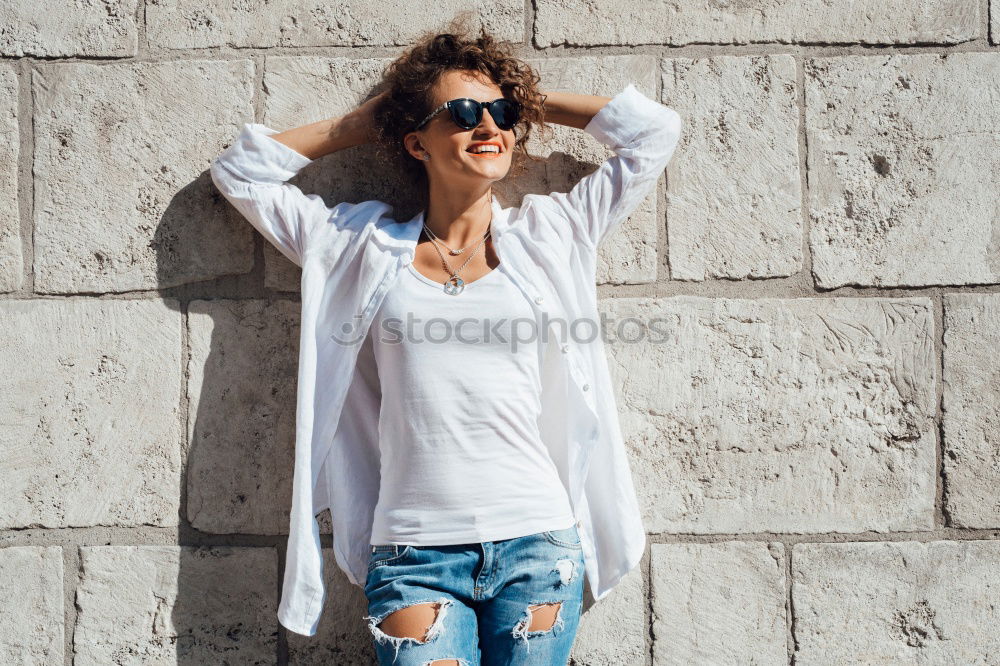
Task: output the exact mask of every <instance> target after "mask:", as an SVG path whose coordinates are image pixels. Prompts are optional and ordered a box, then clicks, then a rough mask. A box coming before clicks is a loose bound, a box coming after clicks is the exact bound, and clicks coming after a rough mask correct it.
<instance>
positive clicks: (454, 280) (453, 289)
mask: <svg viewBox="0 0 1000 666" xmlns="http://www.w3.org/2000/svg"><path fill="white" fill-rule="evenodd" d="M424 229H425V230H427V231H430V230H429V229H428V228H427V223H426V222H425V223H424ZM489 235H490V230H489V229H487V230H486V233H485V234H484V235H483V237H482V238H480V239H479V242H478V243H476V249H475V250H473V251H472V254H470V255H469V258H468V259H466V260H465V263H463V264H462V265H461V266H460V267H459V268H458V270H452V268H451V264H449V263H448V260H447V259H445V258H444V254H442V253H441V248H439V247H438V246H437V243H434V249H435V250H437V253H438V256H439V257H441V262H442V263H443V264H444V267H445V270H446V271H448V272H449V273H451V277H450V278H448V281H447V282H445V283H444V293H446V294H448V295H450V296H458V295H459V294H461V293H462V291H464V290H465V280H463V279H462V278H460V277H458V274H459V273H461V272H462V269H463V268H465V267H466V266H468V265H469V262H470V261H472V258H473V257H474V256H476V253H477V252H479V248H480V247H482V246H483V243H485V242H486V239H487V238H488V237H489ZM428 236H429V234H428ZM433 240H434V239H433V238H431V241H432V242H433ZM462 249H463V250H464V249H465V248H462Z"/></svg>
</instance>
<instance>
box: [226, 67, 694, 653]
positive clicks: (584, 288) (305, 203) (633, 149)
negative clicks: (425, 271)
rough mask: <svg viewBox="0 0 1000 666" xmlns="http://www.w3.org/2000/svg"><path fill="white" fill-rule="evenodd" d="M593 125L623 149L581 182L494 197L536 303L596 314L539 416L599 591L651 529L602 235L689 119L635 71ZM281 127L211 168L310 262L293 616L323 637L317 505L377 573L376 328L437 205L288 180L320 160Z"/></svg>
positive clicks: (645, 185) (257, 220) (642, 192)
mask: <svg viewBox="0 0 1000 666" xmlns="http://www.w3.org/2000/svg"><path fill="white" fill-rule="evenodd" d="M584 131H585V132H587V133H588V134H590V135H591V136H593V137H594V138H595V139H597V140H598V141H600V142H601V143H602V144H604V145H606V146H608V147H609V148H611V150H613V151H614V153H615V154H614V155H613V156H611V157H610V158H608V159H607V160H606V161H605V162H604V163H603V164H601V165H600V167H599V168H598V169H597V170H596V171H594V172H593V173H591V174H588V175H587V176H585V177H583V178H582V179H581V180H580V181H579V182H578V183H577V184H576V185H574V186H573V187H572V189H571V190H570V191H569V192H568V193H560V192H552V193H550V194H548V195H540V194H528V195H526V196H524V198H523V200H522V202H521V206H520V207H517V208H513V207H511V208H504V207H502V206H501V205H500V203H499V202H498V201H497V199H496V197H493V200H492V210H493V219H492V230H493V242H494V246H495V248H496V251H497V255H498V257H499V259H500V262H501V263H502V264H503V265H504V266H505V267H506V269H507V272H508V274H509V275H510V276H511V279H512V280H513V281H514V282H515V283H516V285H517V287H518V288H519V289H521V290H522V291H523V292H524V294H525V295H526V296H527V297H528V301H529V302H530V303H533V304H534V307H535V308H536V314H537V315H539V316H542V317H544V316H548V317H549V319H550V320H553V319H554V320H558V319H562V320H563V321H564V322H566V323H567V324H573V322H580V321H581V320H589V321H587V322H583V324H582V325H581V324H577V326H575V327H574V326H562V325H559V324H553V326H552V329H551V335H550V339H551V340H552V342H551V344H554V345H556V346H557V348H558V350H559V352H561V353H558V354H553V355H550V358H552V359H554V361H553V362H551V363H546V369H545V372H544V378H543V391H542V392H543V395H542V417H541V421H540V430H541V433H542V436H543V438H544V440H545V444H546V447H547V448H548V451H549V453H550V455H551V456H552V460H553V461H554V462H555V464H556V467H557V468H558V470H559V477H560V480H561V481H562V483H563V485H564V487H565V489H566V492H567V494H568V497H569V498H570V503H571V506H572V507H573V512H574V515H575V516H576V518H577V526H578V529H579V532H580V538H581V541H582V544H583V555H584V560H585V571H586V577H587V580H588V581H589V585H590V589H591V593H592V595H593V597H594V599H595V600H600V599H602V598H603V597H604V596H605V595H607V594H608V592H610V591H611V589H612V588H613V587H614V586H615V585H616V584H617V583H618V582H619V581H620V580H621V579H622V577H624V576H625V575H626V574H627V573H628V572H629V571H630V570H631V569H633V568H634V567H635V566H636V565H637V564H638V563H639V561H640V560H641V558H642V555H643V552H644V551H645V546H646V532H645V528H644V527H643V524H642V519H641V515H640V510H639V504H638V501H637V498H636V493H635V489H634V486H633V482H632V475H631V470H630V467H629V462H628V458H627V454H626V451H625V446H624V441H623V438H622V435H621V429H620V426H619V422H618V410H617V407H616V403H615V393H614V389H613V386H612V385H611V378H610V373H609V369H608V364H607V358H606V356H605V350H604V344H603V340H602V338H601V336H600V335H599V334H598V332H599V331H600V330H601V329H600V317H599V314H598V310H597V290H596V285H595V282H596V263H597V248H598V245H599V244H600V243H601V242H602V241H603V239H604V238H605V237H606V236H607V235H608V234H609V233H610V232H611V231H612V230H614V229H615V228H616V227H617V226H618V225H619V224H621V223H622V222H623V221H624V220H625V219H626V218H627V217H628V216H629V215H630V214H631V213H632V212H634V211H635V210H636V209H637V208H638V207H639V205H640V204H641V203H642V202H643V200H644V199H645V198H646V197H647V196H650V194H651V193H652V192H653V191H654V189H655V185H656V183H657V182H658V180H659V177H660V175H661V173H662V172H663V171H664V169H665V168H666V166H667V163H668V162H669V160H670V157H671V155H672V154H673V152H674V149H675V148H676V146H677V143H678V140H679V137H680V131H681V120H680V117H679V115H678V114H677V112H676V111H674V110H673V109H671V108H669V107H667V106H664V105H662V104H660V103H658V102H656V101H654V100H652V99H650V98H649V97H646V96H645V95H644V94H642V93H641V92H639V91H638V90H637V89H636V88H635V86H633V85H632V84H628V85H627V86H626V87H625V88H624V89H623V90H622V91H621V92H619V93H618V94H617V95H615V96H614V97H613V98H612V99H611V101H610V102H608V103H607V104H606V105H605V106H604V107H602V108H601V110H600V111H599V112H598V113H597V114H596V115H594V117H593V118H592V119H591V121H590V122H589V123H588V124H587V126H586V127H585V128H584ZM272 134H277V130H274V129H271V128H269V127H266V126H265V125H262V124H259V123H247V124H245V125H244V126H243V128H242V130H241V132H240V133H239V136H238V137H237V138H236V140H235V142H234V143H233V145H232V146H230V147H229V148H227V149H226V150H225V151H223V152H222V153H221V154H220V155H219V156H218V157H216V158H215V159H213V160H212V165H211V174H212V180H213V181H214V183H215V185H216V186H217V187H218V188H219V190H220V191H221V192H222V194H223V195H224V196H225V197H226V198H227V199H228V200H229V201H230V202H231V203H232V204H233V206H235V207H236V208H237V209H238V210H239V211H240V213H242V214H243V216H244V217H246V218H247V220H249V222H250V223H251V224H252V225H253V226H254V227H255V228H256V229H257V230H258V231H259V232H260V233H261V234H262V235H263V236H264V237H265V238H266V239H267V240H268V241H269V242H270V243H272V244H273V245H274V246H275V247H277V248H278V250H280V251H281V253H282V254H284V255H285V256H286V257H288V259H290V260H291V261H293V262H294V263H295V264H296V265H298V266H300V267H301V268H302V279H301V292H302V310H301V318H302V321H301V336H300V340H299V360H298V364H299V365H298V383H297V396H296V397H297V401H296V427H295V469H294V476H293V480H292V506H291V516H290V525H289V533H288V549H287V557H286V561H285V570H284V579H283V583H282V591H281V601H280V603H279V605H278V619H279V621H280V622H281V624H282V625H283V626H284V627H285V628H287V629H288V630H290V631H293V632H295V633H298V634H303V635H306V636H312V635H314V634H315V633H316V628H317V626H318V624H319V620H320V616H321V614H322V609H323V606H324V602H325V598H326V589H325V585H324V576H323V566H322V551H321V543H320V533H319V524H318V521H317V518H316V517H317V514H319V513H320V512H322V511H323V510H324V509H327V508H329V509H330V515H331V517H332V522H333V551H334V556H335V558H336V562H337V565H338V566H339V568H340V569H341V570H342V571H343V572H344V573H345V574H346V575H347V578H348V579H349V580H350V581H351V582H352V583H354V584H356V585H359V586H364V584H365V579H366V576H367V569H368V558H369V553H370V551H371V546H370V543H369V540H370V537H371V526H372V520H373V512H374V508H375V504H376V502H377V501H378V494H379V468H380V465H379V446H378V416H379V409H380V389H379V383H378V382H379V379H378V372H377V368H376V366H375V357H374V354H373V353H372V346H371V340H370V338H369V336H368V335H367V334H368V330H369V327H370V325H371V322H372V319H373V316H374V314H375V312H376V310H377V309H378V307H379V305H380V304H381V302H382V299H383V297H384V296H385V294H386V292H387V291H388V290H389V289H391V288H392V285H393V282H394V281H395V280H396V278H397V276H398V274H399V271H400V269H403V268H405V267H406V265H407V264H408V263H410V262H412V261H413V258H414V256H415V248H416V244H417V239H418V236H419V234H420V231H421V229H422V227H423V222H424V212H423V211H421V212H420V213H418V214H417V215H416V216H415V217H413V218H412V219H410V220H409V221H406V222H399V221H397V220H395V219H393V218H392V217H390V215H389V213H390V212H391V210H392V207H391V206H389V205H388V204H386V203H384V202H381V201H375V200H369V201H363V202H361V203H358V204H352V203H340V204H337V205H335V206H333V207H329V206H327V205H326V204H325V203H324V202H323V199H322V198H321V197H320V196H318V195H315V194H309V195H307V194H303V193H302V191H301V190H299V189H298V188H297V187H296V186H294V185H291V184H289V183H288V182H287V181H288V180H289V179H291V178H292V177H293V176H295V174H297V173H298V172H299V171H300V170H301V169H303V168H304V167H305V166H306V165H308V164H310V163H311V162H312V160H310V159H308V158H307V157H305V156H304V155H302V154H300V153H299V152H297V151H295V150H293V149H292V148H290V147H288V146H285V145H284V144H282V143H280V142H278V141H276V140H274V139H273V138H271V136H270V135H272ZM457 298H461V296H458V297H457ZM543 321H544V319H543ZM566 331H569V333H568V334H566ZM573 331H586V332H588V334H586V335H585V337H584V338H582V339H581V338H580V337H579V335H580V334H579V333H577V335H576V336H574V335H573V334H572V332H573ZM557 338H558V339H557Z"/></svg>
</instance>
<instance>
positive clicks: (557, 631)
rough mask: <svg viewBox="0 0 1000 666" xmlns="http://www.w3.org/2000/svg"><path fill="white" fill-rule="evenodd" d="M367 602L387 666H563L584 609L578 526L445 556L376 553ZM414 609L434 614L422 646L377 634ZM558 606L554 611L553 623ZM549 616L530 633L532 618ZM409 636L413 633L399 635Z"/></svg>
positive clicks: (406, 549) (415, 549)
mask: <svg viewBox="0 0 1000 666" xmlns="http://www.w3.org/2000/svg"><path fill="white" fill-rule="evenodd" d="M371 548H372V552H371V557H370V560H369V562H368V578H367V580H366V581H365V596H366V597H367V598H368V615H366V616H365V617H364V619H365V620H367V621H368V627H369V629H370V630H371V632H372V635H373V636H374V644H375V652H376V654H377V656H378V663H379V664H380V665H381V666H385V665H387V664H396V665H397V666H428V665H430V664H432V663H433V662H435V661H437V660H442V663H454V662H449V661H447V660H456V661H457V663H458V664H459V665H460V666H473V665H482V666H498V665H500V664H505V665H506V664H546V665H558V664H565V663H566V662H567V661H568V660H569V655H570V649H571V648H572V646H573V641H574V639H575V637H576V630H577V627H578V626H579V624H580V611H581V608H582V606H583V580H584V563H583V549H582V547H581V545H580V535H579V533H578V532H577V529H576V525H572V526H570V527H567V528H565V529H560V530H552V531H547V532H538V533H536V534H529V535H527V536H522V537H516V538H513V539H501V540H499V541H485V542H482V543H467V544H456V545H448V546H408V545H394V544H388V545H381V546H378V545H376V546H372V547H371ZM414 604H431V605H432V606H431V607H432V608H434V609H435V611H436V612H434V613H433V614H430V615H429V617H432V618H433V620H432V621H430V623H429V624H428V625H427V626H426V628H425V633H424V635H423V636H422V637H420V638H417V637H415V636H410V635H405V636H395V635H390V634H389V633H387V632H385V631H383V630H382V627H381V626H380V624H381V623H382V621H383V620H385V619H386V618H387V617H388V616H389V615H391V614H392V613H394V612H396V611H398V610H400V609H403V608H406V607H408V606H412V605H414ZM552 605H557V609H556V611H555V615H554V618H553V616H552V615H551V611H552ZM536 610H538V611H543V613H542V615H540V617H539V618H538V619H536V621H535V623H534V624H533V623H532V613H533V612H535V611H536ZM397 633H413V632H397Z"/></svg>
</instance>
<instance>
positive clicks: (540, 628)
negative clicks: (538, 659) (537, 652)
mask: <svg viewBox="0 0 1000 666" xmlns="http://www.w3.org/2000/svg"><path fill="white" fill-rule="evenodd" d="M524 613H525V616H524V617H523V618H522V619H521V620H520V621H519V622H517V624H515V625H514V629H513V630H512V631H511V635H513V636H514V638H520V639H521V640H523V641H524V642H525V646H526V647H527V649H528V652H531V645H530V644H529V643H528V636H529V635H545V634H546V633H548V632H550V631H552V630H553V629H554V628H556V627H560V628H561V627H563V626H564V623H563V619H562V602H559V601H552V602H548V603H541V604H533V605H531V606H528V607H527V608H525V610H524Z"/></svg>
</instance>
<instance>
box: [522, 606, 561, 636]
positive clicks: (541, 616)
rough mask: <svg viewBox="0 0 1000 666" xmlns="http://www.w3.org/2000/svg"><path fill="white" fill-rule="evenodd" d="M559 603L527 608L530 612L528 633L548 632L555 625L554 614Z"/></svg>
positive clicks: (557, 610)
mask: <svg viewBox="0 0 1000 666" xmlns="http://www.w3.org/2000/svg"><path fill="white" fill-rule="evenodd" d="M561 605H562V603H561V602H558V601H557V602H555V603H551V604H535V605H534V606H528V610H529V611H530V612H531V624H530V625H528V631H548V630H549V629H551V628H552V625H554V624H555V623H556V614H557V613H558V612H559V607H560V606H561Z"/></svg>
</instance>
